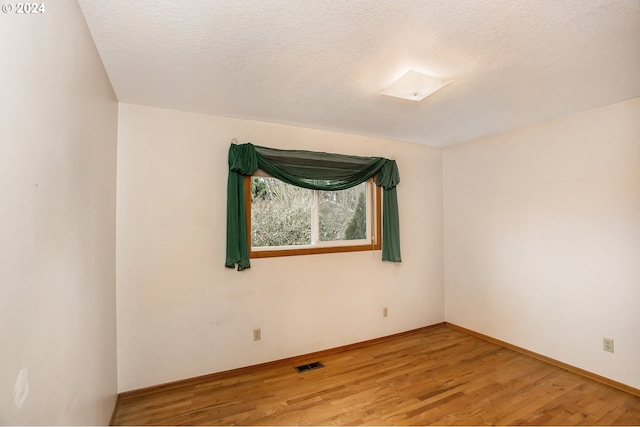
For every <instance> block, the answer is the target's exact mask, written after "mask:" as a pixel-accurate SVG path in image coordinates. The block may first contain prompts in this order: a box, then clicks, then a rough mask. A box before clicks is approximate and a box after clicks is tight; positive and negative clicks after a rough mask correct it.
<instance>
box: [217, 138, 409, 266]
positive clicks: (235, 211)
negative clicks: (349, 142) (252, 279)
mask: <svg viewBox="0 0 640 427" xmlns="http://www.w3.org/2000/svg"><path fill="white" fill-rule="evenodd" d="M258 169H262V170H263V171H265V172H267V173H268V174H270V175H271V176H273V177H275V178H278V179H280V180H282V181H284V182H286V183H287V184H291V185H296V186H298V187H304V188H309V189H312V190H326V191H335V190H344V189H347V188H351V187H354V186H356V185H358V184H361V183H363V182H364V181H366V180H367V179H369V178H371V177H372V176H374V175H376V182H375V183H376V185H378V186H380V187H382V189H383V199H382V202H383V203H382V260H383V261H392V262H400V261H401V257H400V225H399V220H398V199H397V194H396V186H397V185H398V183H399V182H400V174H399V172H398V166H397V165H396V162H395V161H394V160H389V159H385V158H382V157H360V156H349V155H344V154H333V153H322V152H314V151H304V150H278V149H274V148H267V147H260V146H256V145H253V144H251V143H246V144H231V147H230V148H229V180H228V183H227V259H226V262H225V266H226V267H228V268H234V267H235V266H236V265H237V266H238V271H242V270H244V269H246V268H249V267H250V266H251V265H250V262H249V245H248V241H247V223H246V218H245V215H246V206H245V190H244V176H245V175H253V174H254V173H255V172H256V170H258Z"/></svg>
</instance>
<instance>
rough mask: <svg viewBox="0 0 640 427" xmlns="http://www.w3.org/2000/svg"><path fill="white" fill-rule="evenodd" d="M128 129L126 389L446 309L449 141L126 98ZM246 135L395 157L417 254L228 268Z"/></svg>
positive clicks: (329, 343)
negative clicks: (229, 229) (230, 115)
mask: <svg viewBox="0 0 640 427" xmlns="http://www.w3.org/2000/svg"><path fill="white" fill-rule="evenodd" d="M118 138H119V140H118V208H117V218H118V219H117V222H118V226H117V227H118V233H117V234H118V238H117V283H118V285H117V287H118V366H119V389H120V391H126V390H131V389H136V388H140V387H145V386H150V385H154V384H159V383H164V382H168V381H173V380H179V379H184V378H188V377H193V376H197V375H203V374H207V373H212V372H218V371H223V370H228V369H232V368H238V367H242V366H247V365H252V364H257V363H262V362H267V361H272V360H276V359H281V358H286V357H290V356H294V355H299V354H305V353H309V352H313V351H317V350H322V349H327V348H332V347H336V346H340V345H344V344H350V343H354V342H359V341H363V340H367V339H371V338H376V337H380V336H385V335H389V334H393V333H396V332H400V331H405V330H409V329H413V328H418V327H422V326H426V325H430V324H433V323H438V322H442V321H443V320H444V285H443V259H442V245H443V242H442V169H441V150H440V149H434V148H428V147H425V146H420V145H415V144H407V143H400V142H396V141H385V140H380V139H374V138H365V137H360V136H354V135H346V134H339V133H332V132H324V131H318V130H310V129H302V128H296V127H291V126H282V125H275V124H267V123H260V122H253V121H246V120H234V119H226V118H220V117H213V116H206V115H200V114H193V113H184V112H178V111H170V110H162V109H156V108H150V107H141V106H134V105H124V104H121V105H120V114H119V136H118ZM232 138H237V139H238V141H240V142H247V141H250V142H253V143H254V144H257V145H264V146H269V147H275V148H284V149H287V148H292V149H309V150H322V151H330V152H339V153H345V154H354V155H373V156H384V157H390V158H395V159H396V161H397V162H398V166H399V169H400V176H401V179H402V182H401V184H400V185H399V187H398V198H399V210H400V228H401V239H402V256H403V263H402V264H394V263H387V262H382V261H380V252H359V253H347V254H326V255H308V256H297V257H284V258H268V259H254V260H252V268H251V269H249V270H246V271H243V272H237V271H235V270H232V269H227V268H225V267H224V260H225V236H226V189H227V170H228V166H227V152H228V149H229V144H230V141H231V139H232ZM384 306H388V307H389V317H388V318H383V317H382V308H383V307H384ZM254 328H261V329H262V340H261V341H258V342H254V341H253V340H252V330H253V329H254Z"/></svg>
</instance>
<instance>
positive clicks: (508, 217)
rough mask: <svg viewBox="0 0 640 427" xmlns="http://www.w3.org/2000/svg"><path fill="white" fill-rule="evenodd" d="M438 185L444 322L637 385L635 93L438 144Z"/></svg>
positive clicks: (639, 108)
mask: <svg viewBox="0 0 640 427" xmlns="http://www.w3.org/2000/svg"><path fill="white" fill-rule="evenodd" d="M444 195H445V198H444V205H445V207H444V217H445V260H446V264H445V277H446V319H447V321H448V322H452V323H454V324H458V325H460V326H463V327H466V328H469V329H473V330H475V331H478V332H481V333H484V334H486V335H489V336H492V337H495V338H498V339H501V340H504V341H507V342H509V343H512V344H515V345H518V346H521V347H524V348H527V349H529V350H532V351H534V352H537V353H541V354H543V355H546V356H548V357H552V358H554V359H557V360H560V361H563V362H565V363H569V364H571V365H574V366H577V367H580V368H583V369H586V370H588V371H591V372H594V373H596V374H599V375H602V376H605V377H608V378H611V379H613V380H616V381H619V382H622V383H625V384H628V385H630V386H633V387H636V388H640V363H638V361H639V360H640V339H638V338H639V337H640V98H636V99H632V100H630V101H627V102H623V103H619V104H615V105H611V106H607V107H604V108H600V109H596V110H591V111H587V112H584V113H580V114H575V115H572V116H568V117H564V118H560V119H556V120H552V121H548V122H545V123H541V124H538V125H535V126H529V127H526V128H522V129H518V130H516V131H513V132H509V133H505V134H501V135H495V136H490V137H486V138H482V139H479V140H476V141H473V142H470V143H466V144H462V145H459V146H454V147H451V148H446V149H445V150H444ZM603 337H609V338H613V339H614V340H615V353H614V354H610V353H606V352H604V351H603V350H602V338H603Z"/></svg>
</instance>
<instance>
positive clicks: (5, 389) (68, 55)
mask: <svg viewBox="0 0 640 427" xmlns="http://www.w3.org/2000/svg"><path fill="white" fill-rule="evenodd" d="M45 7H46V11H45V13H44V14H43V15H11V14H5V13H2V14H1V16H0V40H1V41H2V42H1V43H0V100H1V102H0V194H1V198H0V424H10V425H20V424H32V425H33V424H41V425H42V424H44V425H55V424H62V425H71V424H85V425H86V424H100V423H108V422H109V419H110V417H111V412H112V410H113V405H114V402H115V397H116V392H117V384H116V378H117V376H116V318H115V188H116V163H115V162H116V137H117V118H118V117H117V108H118V107H117V103H116V98H115V96H114V94H113V91H112V89H111V85H110V83H109V81H108V79H107V77H106V74H105V72H104V69H103V67H102V63H101V61H100V59H99V57H98V55H97V52H96V49H95V47H94V45H93V41H92V39H91V37H90V35H89V32H88V30H87V28H86V25H85V23H84V19H83V17H82V14H81V13H80V9H79V7H78V5H77V3H76V2H75V1H54V2H46V3H45ZM20 372H22V374H20ZM25 374H26V375H25ZM27 387H28V391H27Z"/></svg>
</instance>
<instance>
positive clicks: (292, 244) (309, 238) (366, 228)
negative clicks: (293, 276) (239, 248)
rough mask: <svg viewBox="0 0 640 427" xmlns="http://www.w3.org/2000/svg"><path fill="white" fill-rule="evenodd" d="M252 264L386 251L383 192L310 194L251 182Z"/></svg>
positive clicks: (362, 187) (272, 181)
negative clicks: (277, 258) (275, 259)
mask: <svg viewBox="0 0 640 427" xmlns="http://www.w3.org/2000/svg"><path fill="white" fill-rule="evenodd" d="M245 185H246V191H245V194H246V195H247V199H248V200H247V203H246V206H247V230H248V233H249V236H248V240H249V248H250V256H251V258H263V257H273V256H287V255H302V254H314V253H330V252H350V251H364V250H378V249H380V239H379V236H380V188H379V187H377V186H375V185H374V184H373V180H372V179H370V180H367V181H366V182H363V183H362V184H359V185H357V186H355V187H351V188H348V189H346V190H339V191H322V190H309V189H305V188H301V187H296V186H293V185H290V184H286V183H284V182H283V181H280V180H279V179H277V178H273V177H269V176H261V175H254V176H251V177H246V181H245Z"/></svg>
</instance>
